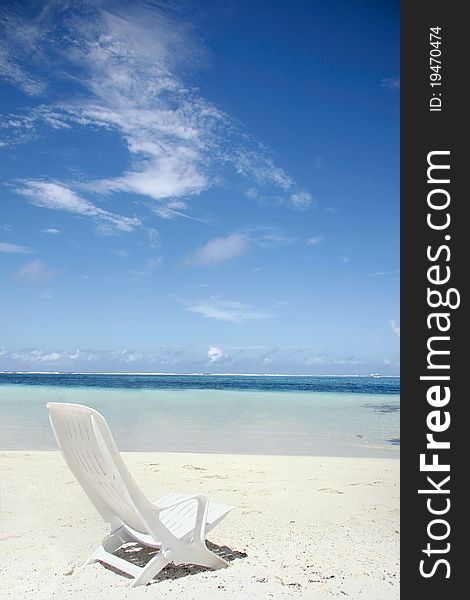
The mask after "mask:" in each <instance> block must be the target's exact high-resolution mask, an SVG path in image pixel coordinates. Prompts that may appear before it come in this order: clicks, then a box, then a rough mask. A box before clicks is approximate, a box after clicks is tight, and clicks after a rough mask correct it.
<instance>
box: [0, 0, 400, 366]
mask: <svg viewBox="0 0 470 600" xmlns="http://www.w3.org/2000/svg"><path fill="white" fill-rule="evenodd" d="M0 10H1V12H2V16H1V21H0V28H1V32H0V40H1V41H0V76H1V78H0V113H1V115H2V116H1V124H0V161H1V163H0V164H1V165H2V169H1V186H0V189H1V201H2V211H1V214H0V277H1V281H2V284H1V286H2V292H1V319H0V331H1V333H0V369H1V370H49V371H50V370H52V371H53V370H72V371H77V370H83V371H103V370H104V371H124V372H125V371H145V372H221V373H222V372H239V373H246V372H258V373H259V372H266V373H299V374H300V373H312V374H335V373H337V374H349V373H359V374H368V373H369V372H371V371H374V372H375V371H378V372H380V373H383V374H397V373H398V371H399V335H400V329H399V272H398V269H399V9H398V3H397V2H372V1H367V2H366V1H364V2H361V1H357V2H354V3H352V2H346V1H345V2H342V1H334V2H330V3H325V2H317V1H312V2H303V1H300V0H295V1H289V2H285V1H282V2H281V1H272V2H262V1H261V2H254V3H253V2H247V1H244V0H243V1H242V0H240V1H215V0H214V1H208V2H204V3H202V4H201V3H198V2H189V1H181V2H171V3H166V2H165V3H164V2H162V3H155V2H145V3H144V2H132V3H131V2H100V1H94V2H73V1H72V2H68V3H63V2H59V1H55V0H54V1H50V2H31V3H28V2H21V3H19V2H18V3H15V2H4V3H2V7H1V9H0Z"/></svg>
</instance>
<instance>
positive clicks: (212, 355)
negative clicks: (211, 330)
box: [207, 346, 228, 364]
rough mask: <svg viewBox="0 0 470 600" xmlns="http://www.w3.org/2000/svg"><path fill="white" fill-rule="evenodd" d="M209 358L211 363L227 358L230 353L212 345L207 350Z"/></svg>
mask: <svg viewBox="0 0 470 600" xmlns="http://www.w3.org/2000/svg"><path fill="white" fill-rule="evenodd" d="M207 358H208V360H209V364H212V363H216V362H220V361H222V360H225V359H226V358H228V355H227V354H225V352H224V351H223V350H221V349H220V348H218V347H217V346H211V347H210V348H209V350H208V351H207Z"/></svg>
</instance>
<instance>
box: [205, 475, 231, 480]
mask: <svg viewBox="0 0 470 600" xmlns="http://www.w3.org/2000/svg"><path fill="white" fill-rule="evenodd" d="M202 478H203V479H228V477H227V475H203V476H202Z"/></svg>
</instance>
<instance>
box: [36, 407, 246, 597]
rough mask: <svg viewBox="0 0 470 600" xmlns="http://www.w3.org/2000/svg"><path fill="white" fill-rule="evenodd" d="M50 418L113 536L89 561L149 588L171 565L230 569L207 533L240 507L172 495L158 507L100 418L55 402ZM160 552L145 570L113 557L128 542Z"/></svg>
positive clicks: (72, 467) (67, 457)
mask: <svg viewBox="0 0 470 600" xmlns="http://www.w3.org/2000/svg"><path fill="white" fill-rule="evenodd" d="M47 408H48V411H49V419H50V422H51V425H52V430H53V432H54V435H55V438H56V440H57V443H58V445H59V448H60V450H61V452H62V455H63V457H64V459H65V461H66V463H67V464H68V466H69V467H70V470H71V471H72V473H73V474H74V475H75V477H76V478H77V480H78V482H79V483H80V485H81V486H82V488H83V489H84V491H85V493H86V494H87V496H88V497H89V499H90V500H91V502H92V503H93V505H94V506H95V508H96V510H97V511H98V513H99V514H100V515H101V517H102V518H103V520H104V521H105V522H106V523H109V524H110V526H111V534H110V535H109V537H107V538H106V539H105V541H104V542H103V543H102V545H101V546H100V547H99V548H98V549H97V550H96V552H95V553H94V554H93V555H92V556H91V557H90V559H89V560H88V562H89V563H90V562H96V561H101V562H104V563H107V564H108V565H112V566H113V567H115V568H117V569H119V570H120V571H124V572H125V573H128V574H129V575H131V576H132V577H134V578H135V579H134V581H133V585H134V586H137V585H145V584H147V583H148V582H149V581H150V580H151V579H152V578H153V577H155V575H156V574H157V573H158V572H159V571H161V570H162V569H163V568H164V567H165V566H166V565H167V564H168V563H170V562H173V563H174V564H175V565H179V564H183V563H189V564H197V565H202V566H205V567H210V568H213V569H219V568H221V567H226V566H227V565H228V563H227V561H225V560H224V559H223V558H221V557H220V556H217V554H215V553H214V552H211V551H210V550H209V549H208V548H207V546H206V543H205V534H206V533H207V532H208V531H210V530H211V529H213V528H214V527H215V526H216V525H217V523H219V522H220V521H221V520H222V519H223V518H224V517H225V515H226V514H227V513H228V512H230V511H231V510H232V509H233V508H234V507H233V506H227V505H224V504H214V503H212V502H209V501H208V499H207V498H206V496H204V495H201V494H195V495H184V494H168V495H167V496H165V497H163V498H161V499H160V500H158V501H157V502H155V503H154V504H152V502H150V501H149V500H148V499H147V498H146V497H145V496H144V494H143V493H142V492H141V491H140V489H139V487H138V486H137V484H136V483H135V481H134V480H133V479H132V477H131V475H130V473H129V471H128V470H127V468H126V466H125V464H124V462H123V460H122V458H121V455H120V454H119V451H118V449H117V448H116V445H115V443H114V440H113V437H112V435H111V432H110V430H109V427H108V424H107V423H106V420H105V419H104V417H103V416H102V415H100V413H98V412H97V411H96V410H93V409H92V408H89V407H87V406H81V405H79V404H61V403H49V404H48V405H47ZM136 541H137V542H139V543H140V544H142V545H144V546H149V547H151V548H158V549H159V552H158V553H157V554H156V555H155V556H154V557H153V558H152V559H151V560H150V561H149V562H148V563H147V564H146V565H145V566H144V567H139V566H138V565H135V564H133V563H131V562H129V561H127V560H125V559H123V558H120V557H118V556H116V555H115V554H113V553H114V552H115V551H116V550H118V549H119V548H120V547H121V546H122V545H123V544H125V543H127V542H136Z"/></svg>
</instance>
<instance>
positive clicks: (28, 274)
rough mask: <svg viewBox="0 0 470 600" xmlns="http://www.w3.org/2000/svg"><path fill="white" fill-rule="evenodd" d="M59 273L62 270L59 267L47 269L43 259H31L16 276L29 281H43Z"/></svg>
mask: <svg viewBox="0 0 470 600" xmlns="http://www.w3.org/2000/svg"><path fill="white" fill-rule="evenodd" d="M59 274H60V271H59V270H57V269H46V266H45V264H44V263H43V262H42V260H31V261H30V262H27V263H26V264H25V265H23V266H22V267H20V268H19V269H18V271H17V272H16V276H17V277H18V278H19V279H22V280H24V281H26V282H27V283H43V282H45V281H49V279H53V278H54V277H56V276H57V275H59Z"/></svg>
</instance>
